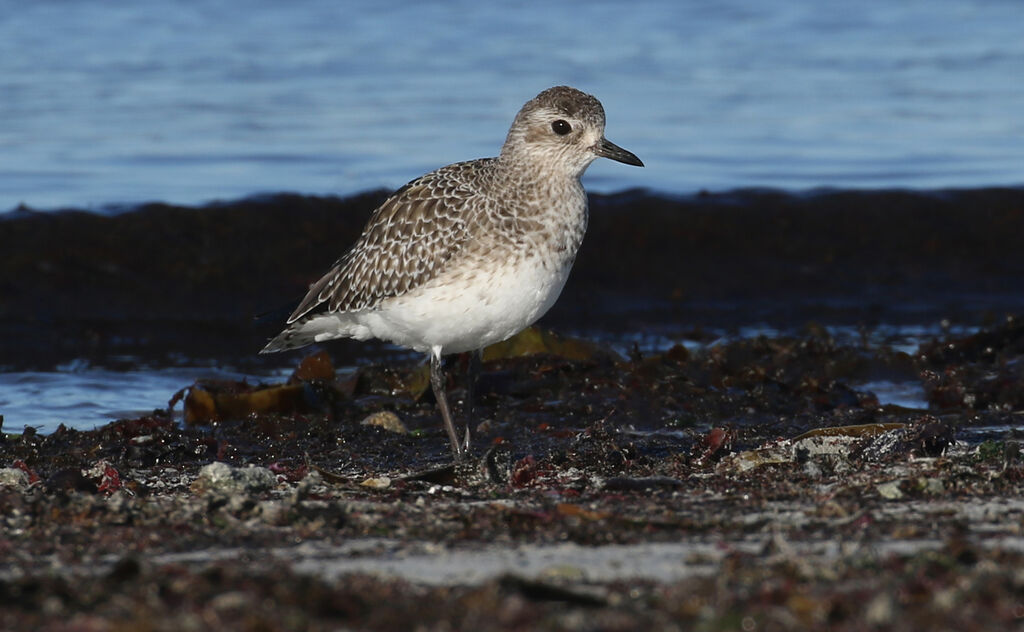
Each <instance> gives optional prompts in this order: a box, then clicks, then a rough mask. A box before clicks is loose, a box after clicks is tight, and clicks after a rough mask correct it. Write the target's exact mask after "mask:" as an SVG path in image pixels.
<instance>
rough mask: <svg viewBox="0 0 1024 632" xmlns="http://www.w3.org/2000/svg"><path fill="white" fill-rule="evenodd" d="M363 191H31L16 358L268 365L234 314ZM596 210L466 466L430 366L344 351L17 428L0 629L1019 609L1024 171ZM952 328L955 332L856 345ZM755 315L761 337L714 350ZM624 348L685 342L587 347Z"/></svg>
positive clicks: (264, 331) (1001, 624)
mask: <svg viewBox="0 0 1024 632" xmlns="http://www.w3.org/2000/svg"><path fill="white" fill-rule="evenodd" d="M379 199H380V195H376V194H374V195H367V196H363V197H358V198H353V199H349V200H339V199H323V198H303V197H299V196H277V197H273V198H265V199H258V200H247V201H243V202H239V203H232V204H223V205H214V206H211V207H209V208H204V209H183V208H172V207H167V206H161V205H152V206H149V207H145V208H142V209H137V210H133V211H130V212H125V213H122V214H119V215H114V216H99V215H94V214H85V213H76V212H62V213H55V214H49V213H47V214H42V213H34V212H31V211H29V210H20V211H17V212H15V213H14V214H13V215H11V216H9V217H6V218H4V219H2V220H0V249H2V251H3V252H4V253H6V254H5V256H4V257H3V258H2V261H0V287H3V288H4V293H3V296H4V299H3V302H2V303H0V332H2V335H0V354H2V356H0V357H2V364H3V365H4V366H5V367H7V368H8V369H9V370H13V369H19V370H21V369H28V368H42V369H45V368H48V367H52V366H53V365H54V364H56V363H59V362H63V361H66V360H67V359H69V358H85V359H86V360H88V361H90V362H94V363H98V364H110V365H118V363H147V364H150V365H151V364H159V363H160V362H178V361H181V360H180V358H187V359H196V358H201V359H206V360H211V361H215V362H224V363H232V364H236V365H237V364H244V363H245V362H253V363H256V362H260V361H262V360H258V359H251V360H249V359H247V358H255V356H254V350H255V349H258V348H259V343H260V341H261V340H262V339H263V338H265V337H266V336H267V335H269V334H270V333H273V331H274V329H275V327H277V325H278V321H279V318H278V317H276V316H274V317H270V318H268V319H265V320H258V319H256V320H254V319H253V318H252V316H253V315H254V314H258V313H261V312H263V311H265V310H266V309H267V308H268V307H271V308H272V307H274V306H276V305H278V304H281V305H284V306H285V309H287V307H288V306H289V305H288V300H289V298H290V297H293V296H296V295H297V294H299V293H301V290H302V288H303V287H304V285H305V284H306V283H308V281H309V280H310V278H312V277H313V276H315V275H316V274H317V272H319V271H320V270H322V269H323V268H324V267H325V266H326V265H329V264H330V262H331V260H332V259H333V258H334V257H335V256H337V254H338V253H339V252H340V249H341V246H340V245H339V244H344V243H347V242H348V241H350V240H351V238H352V237H353V235H354V234H355V231H357V230H359V228H361V224H362V221H363V219H364V218H365V216H366V213H367V212H368V211H369V209H370V208H371V207H372V206H373V205H374V203H376V202H377V201H379ZM592 210H593V221H592V227H591V231H590V232H589V233H588V237H587V241H586V242H585V244H584V248H583V250H582V251H581V254H580V258H579V260H578V261H577V265H576V270H575V271H574V275H573V277H572V279H571V281H570V285H569V286H568V287H567V288H566V292H565V294H564V295H563V297H562V299H561V301H560V302H559V304H558V305H557V306H556V308H555V309H554V310H553V311H552V313H551V315H550V317H549V318H546V319H545V320H544V321H543V323H542V324H543V325H544V329H537V330H528V331H527V332H526V333H525V334H524V335H522V336H520V337H519V338H518V339H515V340H514V341H512V342H510V343H509V344H506V345H501V346H498V347H495V348H492V349H491V350H489V351H488V353H487V355H486V357H485V362H484V367H483V369H484V370H483V375H482V379H481V383H480V386H479V389H478V397H479V402H478V405H477V407H476V408H477V415H476V419H475V421H474V423H473V429H474V437H475V439H474V440H475V449H474V451H473V455H472V457H471V458H470V459H469V460H468V461H466V462H464V463H460V464H452V463H451V462H450V456H449V453H448V451H447V446H446V438H445V436H444V434H443V432H442V431H441V428H440V424H439V420H438V418H437V413H436V409H435V406H434V402H433V401H432V398H431V394H430V389H429V388H427V386H426V381H425V373H424V367H423V365H422V362H421V361H420V360H419V359H418V358H413V357H409V356H387V355H384V356H382V358H381V359H380V360H379V361H373V362H366V361H363V362H360V363H358V365H359V366H358V369H357V370H356V371H355V372H354V373H352V372H341V371H336V370H335V366H336V365H339V366H340V365H342V364H346V365H347V364H350V363H352V358H354V357H356V356H357V355H359V354H362V353H365V351H360V350H358V349H355V347H358V345H345V344H339V345H334V346H329V347H327V348H326V349H325V350H321V351H319V352H318V351H317V350H313V352H311V353H310V355H308V356H306V357H304V356H303V355H302V354H296V355H294V356H290V358H291V360H290V362H291V363H292V364H293V366H294V367H295V371H294V374H293V375H292V377H291V378H290V379H288V380H284V379H282V380H281V381H280V382H278V383H272V384H263V385H257V384H250V383H234V382H199V383H195V384H182V392H181V393H179V396H177V397H176V398H175V399H174V400H173V401H172V402H171V403H170V404H168V403H166V402H154V403H153V407H154V411H153V413H152V414H151V415H146V416H142V417H138V418H134V419H122V420H118V421H115V422H112V423H110V424H108V425H105V426H103V427H101V428H97V429H96V430H92V431H78V430H73V429H69V428H66V427H65V428H61V429H59V430H58V431H56V432H54V433H52V434H48V435H43V434H39V433H36V432H34V431H32V430H31V429H27V430H25V431H24V432H21V433H14V434H12V433H11V429H9V428H7V429H5V434H3V435H0V436H2V438H0V551H2V553H0V559H2V560H3V562H2V564H0V628H3V629H55V630H114V629H153V630H182V629H239V630H264V629H271V630H276V629H313V630H317V629H322V630H330V629H372V630H395V629H438V630H443V629H475V630H513V629H522V630H538V629H539V630H543V629H551V630H555V629H559V630H561V629H570V630H592V629H602V630H632V629H637V628H641V627H647V628H650V629H658V630H660V629H679V630H685V629H705V630H735V629H744V630H747V629H793V628H810V629H829V630H861V629H867V628H871V629H891V630H905V629H929V630H943V629H949V630H963V629H1008V628H1011V627H1014V626H1019V625H1020V623H1021V620H1022V618H1024V574H1022V573H1021V571H1020V568H1021V564H1022V562H1024V538H1022V534H1021V529H1022V525H1024V494H1022V492H1024V460H1022V457H1021V455H1020V445H1019V441H1020V436H1019V434H1018V427H1019V426H1020V421H1021V411H1022V410H1024V369H1022V367H1024V362H1022V357H1024V323H1022V321H1021V320H1020V319H1018V318H1015V317H1013V316H1012V314H1013V313H1014V312H1017V313H1020V312H1024V309H1021V305H1020V303H1021V301H1022V300H1024V255H1022V254H1021V251H1020V249H1019V247H1018V242H1019V236H1020V235H1021V234H1024V191H1021V190H1017V189H999V190H994V189H993V190H983V191H959V192H940V193H906V192H879V193H862V192H819V193H814V194H808V195H786V194H781V193H776V192H763V191H750V192H738V193H733V194H728V195H702V196H695V197H693V198H686V199H674V198H665V197H659V196H654V195H651V194H646V193H639V192H634V193H625V194H621V195H618V196H611V197H602V198H595V199H594V200H593V204H592ZM943 320H945V321H948V322H954V323H962V324H966V325H970V326H971V331H976V333H970V334H967V335H961V334H957V333H953V332H952V331H950V332H947V333H944V334H940V335H937V336H936V337H935V339H933V340H926V341H923V342H921V344H920V345H918V346H917V347H916V348H915V349H911V350H907V349H904V348H902V347H900V348H897V347H895V346H893V345H891V344H888V343H887V342H886V338H885V336H884V335H877V331H878V328H880V327H885V326H889V325H892V324H899V323H924V322H928V323H935V322H939V321H943ZM755 323H767V324H768V325H770V326H771V327H772V328H774V329H773V331H776V332H778V333H773V334H771V335H764V336H754V337H742V336H734V337H730V336H725V337H723V338H722V339H720V340H717V341H716V340H709V339H708V333H707V332H708V331H710V330H711V329H712V328H720V329H725V330H729V329H732V328H740V327H743V326H746V325H750V324H755ZM834 324H842V325H852V326H855V327H859V328H860V330H861V331H863V336H862V337H861V338H860V339H856V340H849V339H845V338H837V337H836V336H834V335H832V333H830V332H831V331H832V330H831V329H830V326H831V325H834ZM549 329H554V330H556V331H559V332H561V333H558V334H556V333H551V332H550V331H549ZM567 332H574V335H568V334H567ZM587 332H600V334H601V335H595V336H587V335H586V334H587ZM632 332H636V333H639V334H643V335H659V336H663V337H665V338H668V339H672V340H677V341H678V342H679V344H676V345H674V346H668V347H667V348H661V349H657V350H645V349H643V348H641V346H640V345H637V346H634V347H632V348H631V349H627V351H625V352H623V351H622V345H616V346H614V347H613V346H609V345H608V344H606V338H604V337H603V336H604V335H609V336H611V337H614V336H615V335H621V334H627V335H628V334H630V333H632ZM697 341H699V342H701V343H702V344H699V345H692V344H689V343H692V342H697ZM463 365H464V359H463V358H458V357H456V358H454V359H453V360H452V361H451V366H450V368H451V369H452V370H451V371H450V374H451V383H450V384H449V390H450V392H451V393H452V395H453V399H454V400H455V403H456V405H455V407H456V410H457V414H460V415H461V414H463V413H464V411H463V402H462V398H463V397H464V393H465V388H464V386H465V385H464V383H463V380H462V375H463V372H462V371H461V369H462V368H464V366H463ZM877 380H888V381H902V382H906V381H910V382H916V383H918V384H919V386H920V388H921V389H922V392H923V393H924V398H925V400H926V402H927V408H924V407H922V408H901V407H899V406H895V405H891V404H888V405H886V404H883V403H881V402H880V401H879V398H878V397H877V395H876V394H875V393H874V392H872V391H871V390H870V389H868V388H865V387H864V384H866V383H871V382H873V381H877ZM169 408H173V410H170V409H169ZM0 414H2V410H0ZM176 414H177V415H181V416H182V417H183V418H184V419H185V422H186V423H184V424H183V423H181V422H179V421H178V419H179V417H177V416H175V415H176Z"/></svg>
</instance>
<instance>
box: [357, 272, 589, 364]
mask: <svg viewBox="0 0 1024 632" xmlns="http://www.w3.org/2000/svg"><path fill="white" fill-rule="evenodd" d="M571 268H572V262H571V261H569V262H567V263H564V264H556V263H554V262H552V261H551V260H550V259H549V260H547V261H546V262H545V261H544V260H542V258H540V257H536V256H535V257H525V258H520V259H518V261H514V260H510V261H506V262H500V263H497V262H491V265H478V266H476V267H473V268H466V267H463V268H461V269H457V270H453V271H450V272H449V273H446V274H442V275H441V276H439V277H438V278H437V279H435V280H434V281H431V282H429V283H427V284H425V285H424V286H422V287H420V288H417V289H416V290H414V291H412V292H410V293H409V294H406V295H404V296H399V297H395V298H391V299H388V300H386V301H384V302H383V303H382V304H381V305H380V306H378V308H377V309H375V310H372V311H369V310H368V311H364V312H355V313H349V314H346V315H344V316H348V317H350V318H352V319H353V320H354V321H355V322H354V323H353V324H358V326H359V329H360V330H363V331H352V332H351V333H350V334H349V335H356V337H359V338H368V337H374V338H380V339H382V340H387V341H390V342H393V343H395V344H399V345H402V346H404V347H409V348H412V349H415V350H418V351H429V350H430V349H431V348H434V347H441V349H442V350H443V353H460V352H463V351H470V350H473V349H480V348H482V347H485V346H487V345H490V344H493V343H495V342H499V341H502V340H505V339H506V338H509V337H511V336H513V335H515V334H516V333H518V332H520V331H522V330H523V329H525V328H526V327H528V326H529V325H531V324H532V323H534V322H535V321H536V320H537V319H538V318H540V317H541V316H543V315H544V314H545V313H546V312H547V311H548V309H550V308H551V306H552V305H553V304H554V303H555V301H556V300H557V299H558V296H559V294H561V292H562V287H564V285H565V281H566V279H567V278H568V277H569V271H570V269H571ZM359 334H362V335H359Z"/></svg>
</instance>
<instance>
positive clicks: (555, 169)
mask: <svg viewBox="0 0 1024 632" xmlns="http://www.w3.org/2000/svg"><path fill="white" fill-rule="evenodd" d="M604 122H605V119H604V108H603V107H602V106H601V103H600V102H599V101H598V100H597V99H595V98H594V97H592V96H590V95H589V94H585V93H583V92H580V91H579V90H576V89H574V88H570V87H567V86H558V87H555V88H550V89H548V90H545V91H544V92H541V93H540V94H539V95H537V96H536V97H535V98H534V99H531V100H530V101H528V102H527V103H526V105H524V106H523V108H522V109H521V110H520V111H519V113H518V114H517V115H516V118H515V120H514V121H513V122H512V127H511V129H510V130H509V132H508V136H507V138H506V139H505V144H504V145H503V146H502V148H501V154H500V155H499V156H498V157H496V158H481V159H479V160H471V161H469V162H459V163H455V164H452V165H448V166H447V167H442V168H440V169H438V170H437V171H433V172H431V173H428V174H426V175H424V176H422V177H420V178H417V179H416V180H413V181H412V182H410V183H409V184H407V185H405V186H404V187H402V188H401V189H399V190H398V191H397V192H395V194H394V195H392V196H391V197H390V198H388V199H387V200H386V201H385V202H384V203H383V204H382V205H381V206H380V207H379V208H378V209H377V210H375V211H374V212H373V214H372V215H371V216H370V221H369V222H368V223H367V225H366V228H365V229H364V230H363V234H362V235H361V236H360V237H359V239H358V241H356V243H355V245H354V246H352V248H351V249H350V250H349V251H348V252H346V253H345V254H344V255H342V256H341V258H340V259H338V261H337V262H336V263H335V264H334V266H333V267H332V268H331V269H330V271H329V272H327V274H325V275H324V276H323V277H322V278H321V279H320V280H319V281H317V282H316V283H314V284H313V285H312V286H310V289H309V293H308V294H306V297H305V298H304V299H302V302H301V303H299V306H298V307H297V308H296V309H295V311H294V313H292V315H291V317H289V318H288V322H287V327H286V328H285V329H284V331H282V332H281V333H280V334H278V335H277V337H275V338H274V339H273V340H271V341H270V342H269V343H268V344H267V346H266V347H264V348H263V351H262V352H261V353H269V352H273V351H283V350H286V349H294V348H297V347H302V346H305V345H308V344H311V343H313V342H322V341H325V340H331V339H334V338H355V339H356V340H367V339H370V338H379V339H381V340H386V341H389V342H392V343H395V344H397V345H401V346H403V347H409V348H411V349H415V350H417V351H422V352H426V353H428V354H429V359H430V381H431V386H432V388H433V390H434V395H435V397H436V398H437V405H438V408H439V409H440V411H441V417H442V419H443V421H444V426H445V430H446V431H447V433H448V438H449V439H450V440H451V447H452V452H453V453H454V455H455V458H456V459H459V458H461V457H462V455H463V454H464V452H465V451H466V450H467V449H468V446H469V425H468V421H467V425H466V430H465V434H464V435H463V439H462V440H460V439H459V435H458V433H457V432H456V430H455V426H454V425H453V423H452V417H451V412H450V410H449V408H448V400H447V398H446V396H445V376H444V369H443V367H442V363H441V357H442V356H443V355H446V354H451V353H461V352H465V351H472V352H474V353H473V356H472V359H471V362H470V367H471V369H470V372H471V376H470V385H471V386H470V394H469V396H468V397H467V408H469V407H471V406H472V404H471V401H472V384H473V383H474V380H475V372H476V368H477V367H478V366H479V352H480V350H481V349H483V348H484V347H486V346H487V345H490V344H493V343H495V342H500V341H502V340H505V339H506V338H509V337H511V336H513V335H514V334H516V333H518V332H520V331H522V330H523V329H525V328H526V327H528V326H529V325H531V324H532V323H533V322H534V321H536V320H537V319H538V318H540V317H541V316H542V315H544V313H545V312H547V311H548V308H550V307H551V305H552V304H554V302H555V300H556V299H557V298H558V295H559V294H560V293H561V292H562V286H563V285H565V281H566V278H567V277H568V276H569V270H570V269H571V268H572V264H573V260H574V259H575V258H576V251H577V249H578V248H579V246H580V242H581V241H582V240H583V233H584V231H585V230H586V228H587V196H586V193H585V192H584V191H583V185H582V184H581V183H580V176H582V175H583V172H584V171H585V170H586V169H587V167H588V166H589V165H590V163H592V162H593V161H594V160H595V159H597V158H600V157H604V158H611V159H612V160H617V161H619V162H623V163H626V164H628V165H636V166H638V167H642V166H643V163H642V162H641V161H640V159H639V158H637V157H636V156H635V155H633V154H632V153H630V152H628V151H626V150H625V149H622V148H621V147H619V146H617V145H615V144H614V143H612V142H610V141H609V140H607V139H606V138H605V137H604Z"/></svg>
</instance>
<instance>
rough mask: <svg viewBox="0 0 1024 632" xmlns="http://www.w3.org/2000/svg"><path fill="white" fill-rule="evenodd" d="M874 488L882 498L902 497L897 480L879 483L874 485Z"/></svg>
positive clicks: (896, 498) (893, 498)
mask: <svg viewBox="0 0 1024 632" xmlns="http://www.w3.org/2000/svg"><path fill="white" fill-rule="evenodd" d="M875 489H877V490H878V493H879V494H881V495H882V498H887V499H889V500H898V499H900V498H903V490H901V489H900V484H899V481H889V482H888V483H879V484H878V485H875Z"/></svg>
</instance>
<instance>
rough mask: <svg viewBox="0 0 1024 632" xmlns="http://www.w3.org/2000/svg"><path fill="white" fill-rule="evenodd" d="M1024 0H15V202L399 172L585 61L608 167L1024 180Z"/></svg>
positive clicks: (715, 174)
mask: <svg viewBox="0 0 1024 632" xmlns="http://www.w3.org/2000/svg"><path fill="white" fill-rule="evenodd" d="M1022 27H1024V4H1022V3H1020V2H1018V1H1017V0H1002V1H1000V0H905V1H902V2H890V1H884V0H864V1H862V2H857V3H847V4H843V5H837V4H835V3H822V2H818V1H817V0H766V1H765V2H759V3H750V2H745V1H741V0H717V1H715V2H708V1H697V0H683V1H680V0H655V1H653V2H643V3H632V4H631V3H622V2H607V1H603V0H585V1H584V0H569V1H566V2H558V3H530V2H528V3H500V4H498V3H479V2H468V1H464V0H463V1H453V2H448V3H444V4H443V5H434V4H432V3H419V2H411V1H408V0H391V1H388V0H384V1H381V2H376V3H354V2H337V1H328V0H308V1H305V2H300V3H280V2H270V1H264V0H253V1H250V2H240V3H223V2H217V1H215V0H165V1H164V2H160V3H127V2H114V1H112V0H111V1H102V0H97V1H95V2H67V1H65V0H37V1H34V2H30V3H25V2H13V1H11V0H0V212H4V211H8V210H10V209H12V208H15V207H16V206H17V205H19V204H26V205H29V206H31V207H34V208H40V209H53V208H59V207H78V208H91V209H104V208H107V207H114V206H118V205H131V204H136V203H139V202H143V201H150V200H160V201H168V202H173V203H183V204H198V203H203V202H207V201H210V200H215V199H233V198H238V197H242V196H247V195H251V194H257V193H264V192H277V191H295V192H299V193H305V194H341V195H344V194H349V193H354V192H358V191H363V190H366V189H373V188H379V187H387V188H394V187H398V186H400V185H401V184H403V183H404V182H406V181H408V180H409V179H411V178H413V177H415V176H417V175H419V174H420V173H422V172H424V171H427V170H430V169H433V168H436V167H438V166H441V165H443V164H446V163H449V162H454V161H457V160H464V159H470V158H475V157H479V156H487V155H494V154H495V153H496V152H497V150H498V148H499V146H500V144H501V142H502V141H503V139H504V135H505V133H506V131H507V129H508V125H509V123H510V122H511V120H512V117H513V116H514V114H515V112H516V111H517V110H518V108H519V107H520V106H521V105H522V103H523V102H525V101H526V100H527V99H529V98H531V97H532V96H534V95H535V94H536V93H537V92H539V91H540V90H542V89H544V88H547V87H549V86H551V85H556V84H562V83H566V84H571V85H574V86H577V87H579V88H581V89H584V90H586V91H588V92H591V93H593V94H595V95H596V96H598V98H600V99H601V100H602V101H603V103H604V105H605V108H606V110H607V114H608V127H607V134H608V137H609V138H610V139H612V140H613V141H614V142H617V143H618V144H620V145H622V146H624V147H626V148H628V149H630V150H632V151H634V152H635V153H636V154H638V155H639V156H640V157H641V158H643V160H644V162H645V163H646V164H647V168H646V169H644V170H637V169H627V168H624V167H622V166H621V165H617V164H613V163H611V162H609V161H599V162H598V163H596V164H595V165H594V166H592V167H591V169H590V171H589V172H588V174H587V176H586V184H587V185H588V187H589V188H590V189H591V190H596V191H613V190H620V189H624V188H628V187H645V188H649V189H654V190H660V191H665V192H669V193H689V192H694V191H698V190H702V189H708V190H723V189H729V188H734V187H747V186H766V187H778V188H783V189H805V188H813V187H823V186H832V187H861V188H880V187H907V188H940V187H970V186H982V185H993V184H998V185H1002V184H1021V183H1024V143H1022V142H1021V138H1024V115H1022V114H1021V113H1022V112H1024V81H1021V77H1024V36H1022V32H1024V28H1022Z"/></svg>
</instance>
